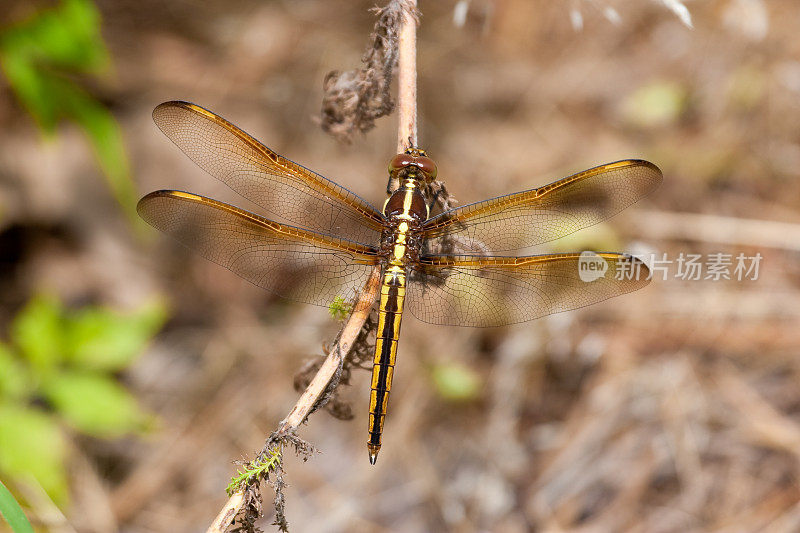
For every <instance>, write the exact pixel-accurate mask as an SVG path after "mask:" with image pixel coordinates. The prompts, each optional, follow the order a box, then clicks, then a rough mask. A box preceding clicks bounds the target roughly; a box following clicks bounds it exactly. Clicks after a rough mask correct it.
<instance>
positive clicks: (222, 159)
mask: <svg viewBox="0 0 800 533" xmlns="http://www.w3.org/2000/svg"><path fill="white" fill-rule="evenodd" d="M153 119H154V121H155V123H156V125H157V126H158V127H159V129H161V131H162V132H163V133H164V134H165V135H166V136H167V137H168V138H169V139H170V140H171V141H172V142H173V143H174V144H176V145H177V146H178V148H180V149H181V150H182V151H183V152H184V153H185V154H186V155H187V156H188V157H189V158H190V159H191V160H192V161H194V162H195V163H196V164H197V165H198V166H199V167H200V168H202V169H203V170H205V171H206V172H208V173H209V174H211V175H212V176H213V177H215V178H217V179H218V180H220V181H222V182H223V183H225V184H226V185H227V186H228V187H230V188H231V189H233V190H234V191H235V192H237V193H238V194H240V195H241V196H243V197H244V198H246V199H247V200H250V201H251V202H253V203H254V204H255V205H257V206H259V208H261V209H263V211H264V212H265V214H268V215H269V218H268V217H267V216H263V215H259V214H255V213H252V212H249V211H246V210H244V209H240V208H238V207H235V206H233V205H230V204H227V203H223V202H220V201H217V200H214V199H211V198H206V197H204V196H200V195H197V194H193V193H189V192H183V191H176V190H160V191H155V192H152V193H150V194H148V195H146V196H145V197H143V198H142V199H141V200H140V201H139V204H138V212H139V214H140V216H141V217H142V218H144V219H145V220H146V221H147V222H148V223H149V224H151V225H152V226H154V227H155V228H157V229H159V230H161V231H163V232H164V233H166V234H168V235H170V236H171V237H173V238H175V239H176V240H177V241H178V242H180V243H182V244H184V245H185V246H187V247H189V248H192V249H194V250H196V251H197V252H199V253H200V255H202V256H203V257H205V258H207V259H210V260H211V261H214V262H216V263H218V264H220V265H222V266H224V267H226V268H228V269H230V270H231V271H233V272H234V273H236V274H238V275H240V276H241V277H243V278H244V279H246V280H248V281H250V282H252V283H254V284H255V285H257V286H259V287H262V288H264V289H267V290H269V291H271V292H273V293H275V294H277V295H279V296H282V297H285V298H289V299H292V300H297V301H300V302H305V303H309V304H317V305H322V306H330V305H331V304H332V303H333V302H334V301H336V300H337V299H341V298H344V299H345V300H351V301H352V300H354V299H355V298H356V296H357V295H358V293H359V291H360V289H361V287H362V286H363V285H364V283H365V281H366V280H367V279H368V277H369V276H370V273H371V272H372V270H373V269H374V268H380V272H381V274H380V275H381V278H380V301H379V306H378V326H377V333H376V341H375V350H374V358H373V369H372V382H371V387H370V389H371V390H370V402H369V427H368V431H369V439H368V441H367V449H368V452H369V460H370V463H371V464H373V465H374V464H375V462H376V460H377V457H378V452H379V450H380V448H381V436H382V434H383V429H384V422H385V418H386V413H387V406H388V399H389V393H390V391H391V387H392V379H393V376H394V368H395V361H396V357H397V346H398V339H399V337H400V323H401V318H402V317H403V314H404V312H405V311H409V312H410V313H411V314H412V315H414V316H415V317H416V318H417V319H419V320H421V321H423V322H427V323H431V324H440V325H455V326H475V327H487V326H502V325H507V324H513V323H518V322H524V321H527V320H532V319H535V318H539V317H542V316H544V315H548V314H551V313H557V312H562V311H568V310H571V309H576V308H579V307H584V306H587V305H590V304H594V303H597V302H600V301H603V300H606V299H608V298H611V297H614V296H618V295H622V294H625V293H628V292H631V291H634V290H637V289H639V288H641V287H643V286H645V285H646V284H647V283H648V281H649V278H650V276H649V271H648V269H647V266H646V265H645V264H644V263H643V262H642V261H640V260H638V259H636V258H635V257H632V256H629V255H626V254H621V253H589V256H588V259H587V252H583V253H559V254H538V255H515V253H519V251H520V250H523V249H525V248H530V247H532V246H536V245H539V244H542V243H545V242H549V241H552V240H555V239H558V238H560V237H563V236H565V235H568V234H570V233H573V232H576V231H578V230H580V229H582V228H585V227H588V226H591V225H594V224H597V223H599V222H601V221H603V220H606V219H607V218H609V217H611V216H612V215H614V214H616V213H618V212H619V211H621V210H623V209H625V208H626V207H628V206H629V205H631V204H633V203H634V202H636V201H637V200H639V199H640V198H642V197H644V196H645V195H647V194H648V193H650V192H651V191H652V190H653V189H655V188H656V187H657V186H658V185H659V183H660V182H661V179H662V174H661V171H660V170H659V169H658V167H657V166H655V165H654V164H652V163H650V162H647V161H644V160H641V159H628V160H623V161H616V162H614V163H608V164H605V165H601V166H597V167H595V168H591V169H589V170H585V171H583V172H579V173H577V174H573V175H571V176H569V177H566V178H563V179H560V180H558V181H555V182H553V183H550V184H549V185H544V186H542V187H538V188H534V189H529V190H526V191H522V192H517V193H513V194H508V195H504V196H499V197H496V198H492V199H489V200H484V201H480V202H476V203H472V204H468V205H464V206H461V207H457V208H452V209H446V210H442V209H439V211H442V212H440V213H438V214H434V213H433V212H434V211H435V210H436V209H435V207H436V201H437V198H436V196H437V195H436V194H433V193H432V191H433V190H434V187H433V185H434V184H435V183H437V174H438V171H437V167H436V164H435V163H434V162H433V161H432V160H431V159H430V158H429V157H428V155H427V153H426V152H425V151H424V150H422V149H420V148H409V149H408V150H406V151H405V152H404V153H401V154H397V155H395V156H394V157H393V158H392V159H391V161H390V162H389V166H388V172H389V177H390V183H395V185H396V187H394V190H387V192H389V193H390V195H389V196H388V198H387V199H386V201H385V202H384V204H383V208H382V209H380V210H379V209H376V208H375V207H373V206H372V205H371V204H370V203H369V202H367V201H366V200H364V199H362V198H361V197H359V196H357V195H356V194H354V193H353V192H351V191H349V190H348V189H345V188H344V187H342V186H341V185H338V184H336V183H335V182H333V181H331V180H329V179H327V178H325V177H323V176H321V175H320V174H317V173H315V172H313V171H311V170H309V169H307V168H305V167H303V166H301V165H299V164H297V163H295V162H293V161H290V160H289V159H286V158H285V157H283V156H281V155H278V154H277V153H275V152H274V151H272V150H270V149H269V148H267V147H266V146H264V145H263V144H261V143H260V142H259V141H257V140H256V139H254V138H253V137H251V136H250V135H248V134H247V133H245V132H244V131H242V130H241V129H239V128H237V127H236V126H234V125H233V124H231V123H230V122H228V121H227V120H225V119H223V118H222V117H220V116H218V115H216V114H214V113H212V112H211V111H208V110H207V109H204V108H202V107H200V106H198V105H195V104H192V103H188V102H182V101H172V102H166V103H163V104H161V105H159V106H158V107H156V108H155V110H154V111H153ZM587 269H588V270H587ZM633 274H636V275H633ZM376 299H377V298H376ZM340 301H341V300H340ZM373 304H374V303H373Z"/></svg>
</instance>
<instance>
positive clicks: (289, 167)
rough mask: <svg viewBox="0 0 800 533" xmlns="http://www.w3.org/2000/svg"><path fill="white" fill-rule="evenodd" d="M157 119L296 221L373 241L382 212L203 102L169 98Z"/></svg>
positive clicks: (225, 174) (197, 155) (272, 210)
mask: <svg viewBox="0 0 800 533" xmlns="http://www.w3.org/2000/svg"><path fill="white" fill-rule="evenodd" d="M153 120H154V121H155V123H156V125H157V126H158V127H159V128H160V129H161V131H163V132H164V134H165V135H166V136H167V137H169V138H170V140H172V142H174V143H175V144H176V145H177V146H178V148H180V149H181V150H182V151H183V152H184V153H185V154H186V155H187V156H189V158H190V159H191V160H192V161H194V162H195V163H197V165H198V166H200V167H201V168H202V169H203V170H205V171H206V172H208V173H209V174H211V175H212V176H214V177H215V178H217V179H219V180H220V181H222V182H223V183H225V184H226V185H228V186H229V187H230V188H231V189H233V190H234V191H236V192H237V193H239V194H241V195H242V196H244V197H245V198H247V199H248V200H250V201H252V202H253V203H255V204H257V205H259V206H261V207H262V208H264V210H265V211H267V212H268V213H269V214H270V215H273V216H276V217H278V218H280V219H282V220H285V221H287V222H289V223H291V224H292V225H295V226H299V227H302V228H306V229H310V230H313V231H317V232H320V233H325V234H327V235H336V236H339V237H342V238H344V239H347V240H349V241H353V242H358V243H361V244H367V245H371V244H374V243H377V242H378V240H379V239H380V232H381V229H382V227H383V215H381V214H380V213H379V212H378V211H377V210H376V209H375V208H374V207H372V206H371V205H370V204H369V203H368V202H366V201H365V200H363V199H361V198H360V197H359V196H357V195H355V194H353V193H352V192H350V191H348V190H347V189H345V188H344V187H341V186H339V185H337V184H336V183H334V182H332V181H330V180H328V179H326V178H325V177H323V176H320V175H319V174H316V173H314V172H312V171H310V170H308V169H307V168H305V167H303V166H300V165H298V164H297V163H294V162H292V161H289V160H288V159H286V158H285V157H282V156H280V155H278V154H276V153H275V152H273V151H272V150H270V149H269V148H267V147H266V146H264V145H263V144H261V143H260V142H258V141H257V140H255V139H254V138H253V137H251V136H250V135H248V134H247V133H245V132H244V131H242V130H240V129H239V128H237V127H236V126H234V125H233V124H231V123H230V122H228V121H227V120H225V119H223V118H222V117H219V116H217V115H215V114H214V113H212V112H211V111H208V110H206V109H204V108H202V107H200V106H197V105H194V104H191V103H188V102H178V101H176V102H166V103H163V104H161V105H159V106H158V107H156V108H155V110H154V111H153Z"/></svg>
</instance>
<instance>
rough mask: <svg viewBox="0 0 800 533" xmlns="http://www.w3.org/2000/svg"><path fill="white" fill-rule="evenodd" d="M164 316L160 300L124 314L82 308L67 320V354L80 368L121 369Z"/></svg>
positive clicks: (154, 331)
mask: <svg viewBox="0 0 800 533" xmlns="http://www.w3.org/2000/svg"><path fill="white" fill-rule="evenodd" d="M166 318H167V308H166V305H165V304H164V302H163V301H162V300H155V301H152V302H149V303H147V304H145V305H143V306H142V307H140V308H139V309H137V310H135V311H134V312H132V313H126V314H123V313H119V312H116V311H114V310H110V309H105V308H101V307H90V308H86V309H83V310H81V311H80V312H78V313H77V314H75V315H74V316H73V317H71V318H70V319H69V320H68V322H67V328H66V330H67V331H66V337H67V342H66V350H67V353H68V357H69V359H70V361H72V362H73V363H74V364H76V365H79V366H80V367H82V368H87V369H93V370H106V371H112V372H113V371H118V370H122V369H124V368H126V367H127V366H128V365H129V364H130V363H131V362H132V361H133V360H134V359H135V358H136V357H137V356H138V355H139V354H141V353H142V350H143V349H144V347H145V346H146V344H147V342H148V341H149V340H150V339H151V338H152V337H153V335H155V334H156V333H157V332H158V330H159V329H161V327H162V326H163V325H164V321H165V320H166Z"/></svg>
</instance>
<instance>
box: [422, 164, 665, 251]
mask: <svg viewBox="0 0 800 533" xmlns="http://www.w3.org/2000/svg"><path fill="white" fill-rule="evenodd" d="M659 183H661V171H660V170H659V169H658V167H656V166H655V165H653V164H652V163H649V162H647V161H642V160H639V159H629V160H625V161H617V162H616V163H608V164H606V165H601V166H599V167H595V168H592V169H589V170H585V171H583V172H579V173H578V174H574V175H572V176H569V177H567V178H564V179H561V180H559V181H556V182H554V183H551V184H549V185H545V186H543V187H540V188H538V189H531V190H528V191H523V192H518V193H514V194H509V195H506V196H499V197H497V198H492V199H491V200H485V201H482V202H477V203H474V204H469V205H465V206H463V207H459V208H457V209H453V210H451V211H446V212H444V213H442V214H440V215H437V216H436V217H433V218H431V219H429V220H427V221H426V222H425V224H424V225H423V232H424V236H425V238H426V239H427V250H428V251H429V252H430V253H432V254H436V253H486V252H492V251H509V250H519V249H521V248H526V247H529V246H534V245H537V244H541V243H544V242H548V241H552V240H555V239H558V238H560V237H563V236H564V235H568V234H570V233H573V232H575V231H578V230H579V229H581V228H585V227H587V226H591V225H594V224H597V223H598V222H601V221H603V220H605V219H607V218H609V217H611V216H613V215H615V214H616V213H618V212H619V211H621V210H623V209H625V208H626V207H628V206H629V205H631V204H633V203H634V202H636V201H637V200H639V199H640V198H642V197H643V196H645V195H647V194H648V193H650V192H651V191H652V190H653V189H655V188H656V187H657V186H658V184H659Z"/></svg>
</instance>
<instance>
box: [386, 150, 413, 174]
mask: <svg viewBox="0 0 800 533" xmlns="http://www.w3.org/2000/svg"><path fill="white" fill-rule="evenodd" d="M413 160H414V158H413V157H412V156H410V155H408V154H397V155H396V156H394V157H393V158H392V160H391V161H389V173H390V174H391V173H394V172H397V171H398V170H402V169H404V168H406V167H407V166H409V165H410V164H411V163H412V161H413Z"/></svg>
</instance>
